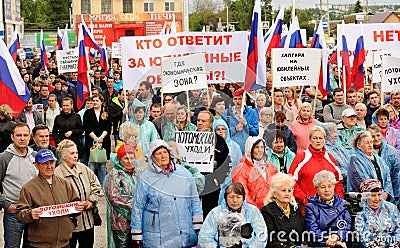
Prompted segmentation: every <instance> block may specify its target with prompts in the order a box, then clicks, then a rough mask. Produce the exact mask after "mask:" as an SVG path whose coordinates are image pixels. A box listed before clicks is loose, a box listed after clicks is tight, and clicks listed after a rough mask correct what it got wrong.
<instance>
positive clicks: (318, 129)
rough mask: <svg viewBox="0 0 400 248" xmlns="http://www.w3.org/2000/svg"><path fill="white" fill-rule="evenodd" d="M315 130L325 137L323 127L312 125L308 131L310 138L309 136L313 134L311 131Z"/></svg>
mask: <svg viewBox="0 0 400 248" xmlns="http://www.w3.org/2000/svg"><path fill="white" fill-rule="evenodd" d="M315 132H321V133H322V134H323V135H324V138H326V132H325V129H324V128H323V127H320V126H313V127H312V128H311V129H310V131H309V132H308V138H309V139H311V136H312V135H313V133H315Z"/></svg>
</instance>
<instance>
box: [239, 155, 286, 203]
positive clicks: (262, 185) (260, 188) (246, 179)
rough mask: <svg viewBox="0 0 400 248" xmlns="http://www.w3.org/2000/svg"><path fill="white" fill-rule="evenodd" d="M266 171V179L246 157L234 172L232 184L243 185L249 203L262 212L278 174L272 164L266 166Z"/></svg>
mask: <svg viewBox="0 0 400 248" xmlns="http://www.w3.org/2000/svg"><path fill="white" fill-rule="evenodd" d="M264 171H265V173H266V179H264V177H263V176H262V174H261V172H260V170H259V169H258V168H256V167H255V166H254V165H253V163H252V162H250V161H249V160H248V158H247V157H246V156H243V157H242V158H241V159H240V163H239V164H238V165H237V166H235V168H234V169H233V171H232V182H240V183H241V184H243V187H244V189H245V191H246V201H247V203H250V204H252V205H254V206H256V207H258V209H260V210H261V208H263V207H264V200H265V198H266V197H267V194H268V192H269V189H270V188H271V178H272V176H273V175H275V174H276V173H278V171H277V170H276V167H275V165H273V164H272V163H270V162H267V163H266V164H265V169H264Z"/></svg>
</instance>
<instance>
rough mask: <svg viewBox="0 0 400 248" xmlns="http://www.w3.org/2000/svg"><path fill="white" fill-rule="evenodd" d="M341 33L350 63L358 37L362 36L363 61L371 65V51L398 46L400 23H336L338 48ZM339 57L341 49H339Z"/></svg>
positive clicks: (399, 44) (366, 64)
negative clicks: (345, 41)
mask: <svg viewBox="0 0 400 248" xmlns="http://www.w3.org/2000/svg"><path fill="white" fill-rule="evenodd" d="M342 34H344V35H345V36H346V40H347V47H348V48H349V57H350V64H351V65H352V64H353V58H354V56H353V55H354V50H355V49H356V42H357V39H358V37H360V36H361V35H363V36H364V50H365V59H366V61H365V63H364V66H372V53H373V52H374V51H378V50H395V49H398V48H399V47H400V23H368V24H344V25H343V24H338V28H337V37H338V39H337V42H338V45H337V47H338V50H339V49H342ZM339 54H340V57H341V55H342V51H341V50H339ZM338 59H339V58H338Z"/></svg>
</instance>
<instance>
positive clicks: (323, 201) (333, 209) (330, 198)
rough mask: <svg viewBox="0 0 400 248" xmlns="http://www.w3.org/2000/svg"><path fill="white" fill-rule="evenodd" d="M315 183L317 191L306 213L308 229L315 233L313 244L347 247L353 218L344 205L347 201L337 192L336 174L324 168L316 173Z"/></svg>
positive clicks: (307, 206) (309, 202)
mask: <svg viewBox="0 0 400 248" xmlns="http://www.w3.org/2000/svg"><path fill="white" fill-rule="evenodd" d="M313 183H314V186H315V188H316V191H317V193H316V195H315V196H313V197H310V198H309V201H308V204H307V205H306V215H305V221H306V227H307V231H308V232H311V233H312V234H313V235H311V237H312V238H313V240H311V241H312V243H313V245H316V246H328V247H346V244H345V241H346V239H347V232H349V231H350V227H351V218H350V213H349V212H348V211H347V210H346V207H345V206H344V205H345V203H346V201H344V200H343V199H341V198H340V196H339V195H337V194H335V184H336V183H337V181H336V176H335V175H334V174H333V173H332V172H331V171H327V170H323V171H320V172H318V173H317V174H315V177H314V179H313Z"/></svg>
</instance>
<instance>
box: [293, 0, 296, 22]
mask: <svg viewBox="0 0 400 248" xmlns="http://www.w3.org/2000/svg"><path fill="white" fill-rule="evenodd" d="M292 8H293V9H292V21H293V20H294V17H295V16H296V0H293V2H292Z"/></svg>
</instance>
